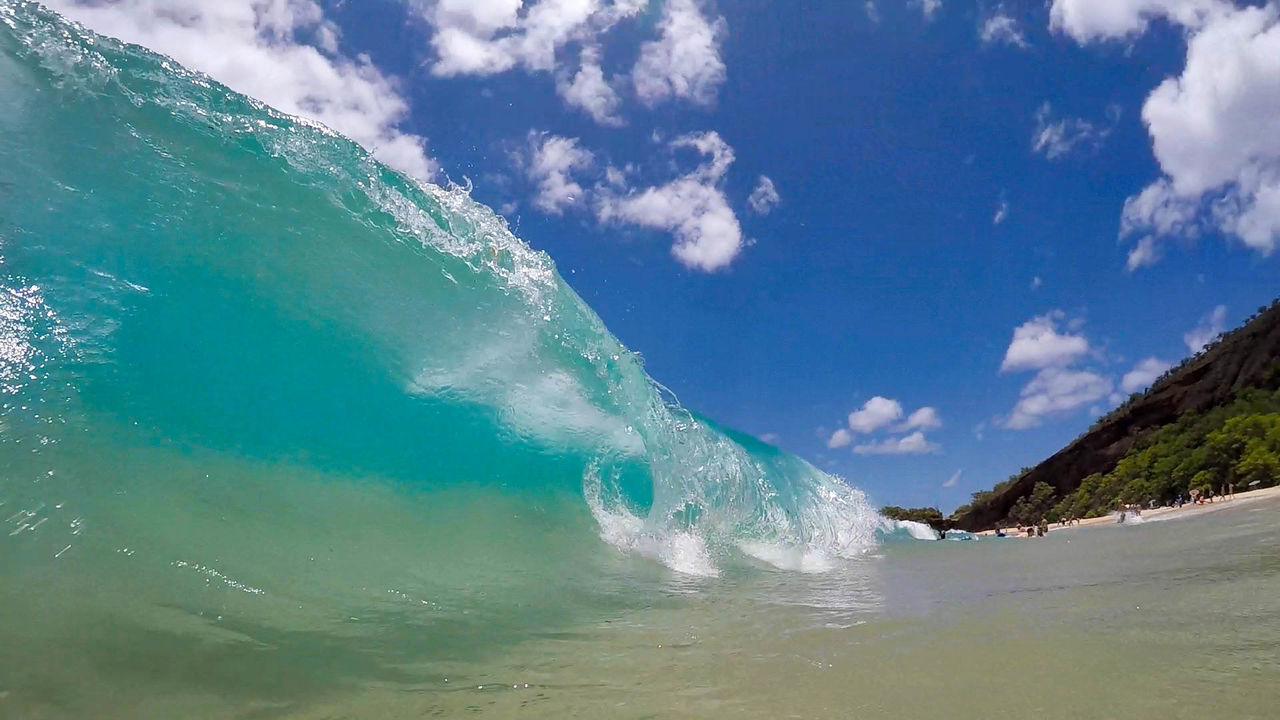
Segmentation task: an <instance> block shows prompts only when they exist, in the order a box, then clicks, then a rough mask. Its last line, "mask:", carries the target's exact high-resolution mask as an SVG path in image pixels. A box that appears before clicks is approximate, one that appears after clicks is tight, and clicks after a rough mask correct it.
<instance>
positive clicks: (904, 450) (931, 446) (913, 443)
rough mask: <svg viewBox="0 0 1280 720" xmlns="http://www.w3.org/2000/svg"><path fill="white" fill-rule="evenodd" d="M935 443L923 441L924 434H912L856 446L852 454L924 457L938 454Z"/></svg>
mask: <svg viewBox="0 0 1280 720" xmlns="http://www.w3.org/2000/svg"><path fill="white" fill-rule="evenodd" d="M939 449H940V448H939V447H938V445H937V444H936V443H931V442H929V441H928V440H927V439H925V436H924V433H922V432H918V431H917V432H913V433H911V434H910V435H907V436H905V437H900V438H885V439H884V440H881V441H879V442H873V443H867V444H866V445H858V446H855V447H854V448H853V452H854V453H856V454H858V455H924V454H927V453H935V452H938V450H939Z"/></svg>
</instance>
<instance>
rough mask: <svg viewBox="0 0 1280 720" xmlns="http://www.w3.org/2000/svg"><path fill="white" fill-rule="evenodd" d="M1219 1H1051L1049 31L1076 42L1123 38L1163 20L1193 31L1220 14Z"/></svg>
mask: <svg viewBox="0 0 1280 720" xmlns="http://www.w3.org/2000/svg"><path fill="white" fill-rule="evenodd" d="M1223 5H1224V3H1223V2H1221V0H1053V4H1052V6H1051V7H1050V8H1049V27H1050V28H1052V29H1053V30H1056V31H1058V32H1063V33H1066V34H1067V35H1070V36H1071V37H1072V38H1074V39H1075V40H1076V41H1077V42H1081V43H1084V42H1089V41H1093V40H1104V39H1116V38H1125V37H1128V36H1131V35H1137V34H1140V33H1142V32H1143V31H1145V30H1146V29H1147V23H1148V22H1150V21H1151V20H1153V19H1156V18H1160V17H1164V18H1168V19H1169V20H1172V21H1173V22H1176V23H1179V24H1181V25H1185V26H1188V27H1196V26H1199V25H1201V24H1203V22H1204V21H1205V19H1206V18H1208V17H1210V16H1211V15H1213V14H1216V13H1218V12H1220V11H1221V10H1222V7H1223Z"/></svg>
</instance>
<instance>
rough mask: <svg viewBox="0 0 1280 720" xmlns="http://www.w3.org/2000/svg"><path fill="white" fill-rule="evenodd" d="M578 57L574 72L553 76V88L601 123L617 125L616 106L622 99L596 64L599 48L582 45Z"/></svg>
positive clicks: (598, 57) (619, 118)
mask: <svg viewBox="0 0 1280 720" xmlns="http://www.w3.org/2000/svg"><path fill="white" fill-rule="evenodd" d="M580 58H581V65H580V66H579V68H578V72H577V74H575V75H574V76H573V77H572V78H570V77H568V76H567V75H564V76H562V77H561V78H560V79H559V80H557V81H556V91H557V92H559V93H560V97H562V98H564V101H565V102H566V103H568V104H569V105H570V106H571V107H576V108H579V109H581V110H584V111H585V112H586V113H587V114H588V115H590V116H591V118H592V119H593V120H595V121H596V122H598V123H600V124H601V125H610V126H618V125H621V124H622V118H621V117H619V115H618V108H619V106H620V105H621V104H622V100H621V98H619V97H618V93H617V92H616V91H615V90H614V89H613V86H612V85H610V84H609V82H608V81H607V80H605V79H604V70H602V69H601V68H600V48H598V47H595V46H589V47H585V48H583V49H582V53H581V55H580Z"/></svg>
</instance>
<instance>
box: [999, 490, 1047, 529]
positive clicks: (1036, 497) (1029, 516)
mask: <svg viewBox="0 0 1280 720" xmlns="http://www.w3.org/2000/svg"><path fill="white" fill-rule="evenodd" d="M1053 501H1054V491H1053V486H1052V485H1050V484H1049V483H1046V482H1038V483H1036V486H1035V488H1034V489H1032V491H1031V494H1030V495H1024V496H1022V497H1020V498H1018V502H1016V503H1014V505H1013V508H1012V509H1010V510H1009V519H1010V520H1012V521H1013V522H1014V523H1016V524H1018V525H1038V524H1039V523H1040V521H1042V520H1045V519H1050V520H1053V519H1056V518H1047V514H1048V513H1050V512H1051V511H1052V509H1053V506H1054V502H1053Z"/></svg>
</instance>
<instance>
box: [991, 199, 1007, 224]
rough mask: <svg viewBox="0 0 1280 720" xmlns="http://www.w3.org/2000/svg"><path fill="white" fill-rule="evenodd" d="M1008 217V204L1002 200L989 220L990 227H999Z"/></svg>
mask: <svg viewBox="0 0 1280 720" xmlns="http://www.w3.org/2000/svg"><path fill="white" fill-rule="evenodd" d="M1008 217H1009V203H1008V202H1005V201H1004V200H1001V201H1000V205H999V207H997V208H996V215H995V217H993V218H991V224H992V225H999V224H1000V223H1002V222H1004V221H1005V219H1006V218H1008Z"/></svg>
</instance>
